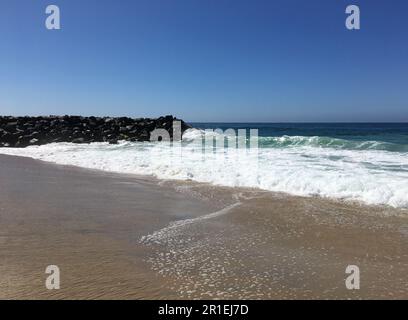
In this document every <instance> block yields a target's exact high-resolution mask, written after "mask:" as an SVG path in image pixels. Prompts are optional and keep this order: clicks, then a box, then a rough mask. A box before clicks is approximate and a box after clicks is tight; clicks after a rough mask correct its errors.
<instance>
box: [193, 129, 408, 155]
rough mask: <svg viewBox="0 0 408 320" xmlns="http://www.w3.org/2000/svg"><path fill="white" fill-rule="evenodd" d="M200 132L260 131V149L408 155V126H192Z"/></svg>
mask: <svg viewBox="0 0 408 320" xmlns="http://www.w3.org/2000/svg"><path fill="white" fill-rule="evenodd" d="M191 124H192V125H193V126H194V127H195V128H200V129H217V128H219V129H222V130H226V129H229V128H231V129H234V130H237V129H258V130H259V136H260V140H259V143H260V147H293V146H314V147H330V148H336V149H346V150H347V149H350V150H384V151H391V152H408V123H191Z"/></svg>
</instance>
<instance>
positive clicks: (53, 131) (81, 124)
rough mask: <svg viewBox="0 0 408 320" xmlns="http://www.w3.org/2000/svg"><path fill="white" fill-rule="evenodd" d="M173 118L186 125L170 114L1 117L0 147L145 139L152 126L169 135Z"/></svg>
mask: <svg viewBox="0 0 408 320" xmlns="http://www.w3.org/2000/svg"><path fill="white" fill-rule="evenodd" d="M173 121H180V122H181V131H182V132H184V131H185V130H187V129H188V128H190V126H189V125H188V124H186V123H185V122H184V121H182V120H178V119H177V118H175V117H173V116H165V117H160V118H157V119H149V118H138V119H133V118H127V117H120V118H111V117H80V116H49V117H10V116H8V117H1V116H0V147H16V148H18V147H19V148H22V147H27V146H30V145H42V144H47V143H52V142H72V143H91V142H109V143H111V144H115V143H117V142H118V141H119V140H126V141H149V139H150V133H151V132H152V131H153V130H155V129H166V130H167V131H168V132H169V134H170V137H172V136H173Z"/></svg>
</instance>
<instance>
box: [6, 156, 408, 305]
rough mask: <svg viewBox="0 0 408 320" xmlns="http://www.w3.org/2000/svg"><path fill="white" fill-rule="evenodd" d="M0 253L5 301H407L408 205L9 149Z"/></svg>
mask: <svg viewBox="0 0 408 320" xmlns="http://www.w3.org/2000/svg"><path fill="white" fill-rule="evenodd" d="M0 261H1V263H0V298H2V299H23V298H24V299H178V298H186V299H207V298H209V299H241V298H242V299H287V298H289V299H331V298H334V299H348V298H351V299H369V298H380V299H393V298H403V299H407V298H408V275H407V270H408V213H407V212H406V211H404V210H397V209H391V208H381V207H369V206H363V205H360V204H352V203H342V202H338V201H331V200H327V199H317V198H303V197H293V196H288V195H283V194H274V193H270V192H261V191H256V190H249V189H238V188H222V187H213V186H208V185H203V184H198V183H192V182H184V183H181V182H170V181H167V182H166V181H158V180H155V179H152V178H144V177H134V176H126V175H119V174H109V173H104V172H98V171H91V170H84V169H79V168H74V167H68V166H58V165H53V164H50V163H45V162H41V161H36V160H32V159H28V158H19V157H11V156H3V155H0ZM51 264H53V265H58V266H59V268H60V270H61V289H60V290H51V291H50V290H47V289H46V288H45V284H44V283H45V279H46V276H47V275H46V274H45V268H46V266H48V265H51ZM348 265H357V266H359V267H360V273H361V284H360V287H361V288H360V290H353V291H350V290H347V289H346V287H345V278H346V277H347V275H346V274H345V269H346V267H347V266H348Z"/></svg>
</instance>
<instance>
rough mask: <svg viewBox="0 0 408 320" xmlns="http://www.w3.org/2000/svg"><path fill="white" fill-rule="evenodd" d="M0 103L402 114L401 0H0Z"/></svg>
mask: <svg viewBox="0 0 408 320" xmlns="http://www.w3.org/2000/svg"><path fill="white" fill-rule="evenodd" d="M49 4H56V5H58V6H59V8H60V10H61V28H62V29H61V30H53V31H50V30H47V29H46V28H45V19H46V14H45V8H46V6H47V5H49ZM349 4H357V5H359V6H360V9H361V30H359V31H349V30H347V29H346V27H345V19H346V14H345V8H346V6H347V5H349ZM0 114H3V115H4V114H11V115H26V114H27V115H39V114H42V115H44V114H80V115H111V116H122V115H123V116H132V117H139V116H158V115H164V114H174V115H176V116H178V117H180V118H183V119H184V120H187V121H238V122H249V121H270V122H282V121H295V122H297V121H347V122H348V121H408V1H406V0H392V1H386V0H348V1H343V0H308V1H306V0H265V1H261V0H246V1H241V0H65V1H63V0H47V1H45V0H28V1H27V0H0Z"/></svg>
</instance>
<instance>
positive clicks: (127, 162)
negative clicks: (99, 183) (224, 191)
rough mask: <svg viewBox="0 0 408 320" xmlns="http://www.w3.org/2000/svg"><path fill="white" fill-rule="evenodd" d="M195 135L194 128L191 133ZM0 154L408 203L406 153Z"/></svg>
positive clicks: (162, 149) (159, 146)
mask: <svg viewBox="0 0 408 320" xmlns="http://www.w3.org/2000/svg"><path fill="white" fill-rule="evenodd" d="M198 134H199V133H197V132H195V133H192V135H193V136H192V137H191V138H193V139H195V138H196V137H197V135H198ZM0 153H4V154H10V155H18V156H27V157H31V158H34V159H39V160H45V161H50V162H54V163H58V164H64V165H75V166H80V167H84V168H91V169H100V170H105V171H111V172H121V173H134V174H143V175H153V176H156V177H158V178H161V179H181V180H186V179H191V180H195V181H198V182H207V183H211V184H215V185H224V186H233V187H234V186H241V187H255V188H260V189H265V190H270V191H278V192H286V193H290V194H294V195H303V196H314V195H316V196H322V197H330V198H337V199H345V200H356V201H362V202H364V203H367V204H374V205H389V206H393V207H400V208H408V154H407V153H401V152H399V153H398V152H388V151H382V150H345V149H334V148H320V147H314V146H299V147H291V148H260V149H259V155H258V156H257V155H256V154H254V153H246V152H245V150H242V149H229V151H228V152H227V153H221V156H220V153H218V154H213V153H208V154H206V155H205V156H204V157H203V155H202V153H201V145H200V144H194V143H190V144H188V145H187V146H185V147H183V149H182V157H181V158H178V157H174V156H173V157H172V156H171V148H170V147H169V146H168V145H167V144H166V143H155V144H153V143H140V142H137V143H131V142H122V143H120V144H119V145H109V144H106V143H93V144H90V145H86V144H84V145H77V144H70V143H59V144H48V145H44V146H35V147H28V148H24V149H13V148H0Z"/></svg>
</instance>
